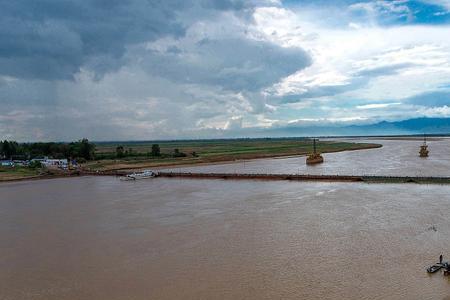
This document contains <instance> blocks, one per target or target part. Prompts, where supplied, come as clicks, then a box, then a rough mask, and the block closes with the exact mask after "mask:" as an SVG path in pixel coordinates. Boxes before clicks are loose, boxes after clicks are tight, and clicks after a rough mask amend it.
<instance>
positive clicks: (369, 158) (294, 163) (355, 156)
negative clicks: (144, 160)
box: [170, 138, 450, 176]
mask: <svg viewBox="0 0 450 300" xmlns="http://www.w3.org/2000/svg"><path fill="white" fill-rule="evenodd" d="M349 141H352V142H355V141H356V142H358V141H361V142H368V143H378V144H382V145H383V147H382V148H377V149H370V150H358V151H344V152H338V153H326V154H324V155H323V156H324V159H325V163H324V164H318V165H309V166H308V165H306V164H305V157H304V156H297V157H289V158H272V159H258V160H252V161H245V162H244V161H239V162H236V163H226V164H216V165H210V166H195V167H184V168H173V169H170V170H173V171H187V172H226V173H236V172H245V173H300V174H327V175H329V174H340V175H398V176H450V139H448V138H445V139H440V140H436V141H428V145H429V150H430V157H428V158H420V157H419V146H420V145H421V143H422V141H420V140H415V141H414V140H413V141H408V140H406V141H399V140H359V139H354V140H349Z"/></svg>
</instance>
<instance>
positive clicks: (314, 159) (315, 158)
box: [306, 139, 323, 165]
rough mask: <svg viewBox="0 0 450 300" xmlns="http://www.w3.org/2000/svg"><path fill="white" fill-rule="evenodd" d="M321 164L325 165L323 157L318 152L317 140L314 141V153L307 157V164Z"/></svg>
mask: <svg viewBox="0 0 450 300" xmlns="http://www.w3.org/2000/svg"><path fill="white" fill-rule="evenodd" d="M320 163H323V156H322V155H321V154H320V153H319V152H317V147H316V139H313V153H311V154H309V155H308V156H307V157H306V164H307V165H313V164H320Z"/></svg>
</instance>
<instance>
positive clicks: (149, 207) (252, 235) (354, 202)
mask: <svg viewBox="0 0 450 300" xmlns="http://www.w3.org/2000/svg"><path fill="white" fill-rule="evenodd" d="M407 143H409V142H407ZM434 143H436V145H437V144H438V142H432V144H434ZM408 145H409V144H408ZM392 147H396V146H395V145H392ZM408 147H409V146H408ZM408 147H405V148H404V149H403V151H404V152H402V153H407V152H408V151H412V150H417V149H416V147H415V146H414V147H413V146H412V145H411V150H408V149H409V148H408ZM439 147H442V148H441V150H442V152H443V153H444V148H445V145H443V146H439ZM388 150H389V147H388V146H386V147H385V148H383V149H378V150H369V151H368V153H369V152H370V151H373V152H375V151H385V152H386V151H388ZM430 150H431V151H434V153H436V152H437V151H438V146H433V147H432V148H431V149H430ZM441 150H440V151H441ZM412 152H413V151H412ZM348 153H349V152H347V154H346V153H338V154H335V155H336V156H338V157H339V156H342V157H345V155H349V154H348ZM352 155H356V156H358V157H359V156H360V155H363V151H359V152H352ZM377 155H379V154H377ZM377 155H376V154H371V156H370V157H376V156H377ZM405 155H406V154H402V156H403V157H404V156H405ZM326 157H327V159H328V160H329V161H330V160H331V155H327V156H326ZM430 158H431V159H430V160H429V161H426V162H425V163H427V164H433V165H436V166H437V167H436V169H435V171H436V172H437V173H440V174H446V173H445V172H449V171H448V168H445V164H446V163H448V162H447V160H446V157H445V155H442V157H441V158H438V157H436V158H433V157H430ZM413 159H415V158H413ZM296 160H298V158H290V159H281V160H263V163H266V161H275V162H278V164H281V163H286V162H288V163H287V164H286V165H287V166H288V167H289V166H290V164H291V163H292V162H295V161H296ZM435 160H441V163H439V164H438V163H436V162H435ZM337 161H339V160H337ZM253 163H255V162H252V163H251V164H253ZM336 163H337V164H341V163H340V162H336ZM269 164H270V165H271V166H274V168H275V165H276V164H275V163H273V164H272V162H270V163H269ZM367 164H369V165H372V166H374V167H375V166H377V164H376V163H374V162H372V161H369V162H367ZM420 164H422V163H419V162H418V163H417V164H416V165H414V164H411V165H409V166H408V165H407V166H400V167H399V166H397V160H395V159H393V160H392V164H391V166H393V168H392V169H391V170H394V171H395V172H399V170H400V169H401V168H406V169H408V170H417V169H421V167H419V166H420ZM441 164H444V167H441ZM238 165H241V164H238ZM214 167H216V166H214ZM245 167H246V168H250V164H246V165H245ZM277 168H278V169H277V170H280V169H281V166H278V167H277ZM323 168H327V167H326V166H325V165H324V166H323ZM377 168H378V169H377V170H378V171H377V172H384V171H386V172H387V170H384V169H383V168H382V167H380V166H378V167H377ZM315 170H317V169H315ZM347 170H348V169H347ZM352 170H362V165H361V164H360V163H355V168H354V169H352ZM341 171H342V172H344V171H346V170H341ZM412 172H415V171H412ZM427 172H431V171H429V170H428V171H427ZM449 212H450V186H442V185H417V184H398V185H394V184H392V185H391V184H364V183H315V182H283V181H280V182H277V181H231V180H189V179H184V180H180V179H163V178H157V179H152V180H141V181H136V182H121V181H119V180H117V179H116V178H109V177H82V178H70V179H54V180H40V181H29V182H17V183H7V184H0V299H2V300H3V299H25V300H26V299H62V300H64V299H71V300H72V299H112V300H115V299H446V297H448V296H450V280H449V279H448V278H446V277H443V276H442V274H435V275H433V276H430V275H428V274H427V273H426V272H425V268H426V267H427V266H428V265H429V264H431V263H434V262H435V261H436V260H437V258H438V256H439V254H441V253H442V254H444V259H445V258H447V259H449V260H450V250H449V249H450V218H449Z"/></svg>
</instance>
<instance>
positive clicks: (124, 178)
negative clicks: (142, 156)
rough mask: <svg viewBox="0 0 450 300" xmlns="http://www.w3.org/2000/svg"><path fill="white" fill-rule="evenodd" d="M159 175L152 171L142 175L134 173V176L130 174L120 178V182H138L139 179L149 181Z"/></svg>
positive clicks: (144, 172)
mask: <svg viewBox="0 0 450 300" xmlns="http://www.w3.org/2000/svg"><path fill="white" fill-rule="evenodd" d="M156 175H157V173H155V172H153V171H150V170H145V171H143V172H140V173H132V174H128V175H125V176H122V177H120V180H138V179H148V178H153V177H156Z"/></svg>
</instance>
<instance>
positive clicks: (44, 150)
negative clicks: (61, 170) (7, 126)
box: [0, 139, 95, 161]
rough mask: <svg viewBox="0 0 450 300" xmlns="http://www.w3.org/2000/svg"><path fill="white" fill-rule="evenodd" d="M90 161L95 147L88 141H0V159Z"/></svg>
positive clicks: (93, 155)
mask: <svg viewBox="0 0 450 300" xmlns="http://www.w3.org/2000/svg"><path fill="white" fill-rule="evenodd" d="M44 156H48V157H52V158H67V159H77V160H79V161H80V160H92V159H94V158H95V145H94V144H93V143H91V142H89V140H88V139H82V140H79V141H75V142H71V143H55V142H49V143H43V142H38V143H18V142H16V141H8V140H4V141H0V157H1V158H6V159H33V158H38V157H44Z"/></svg>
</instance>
